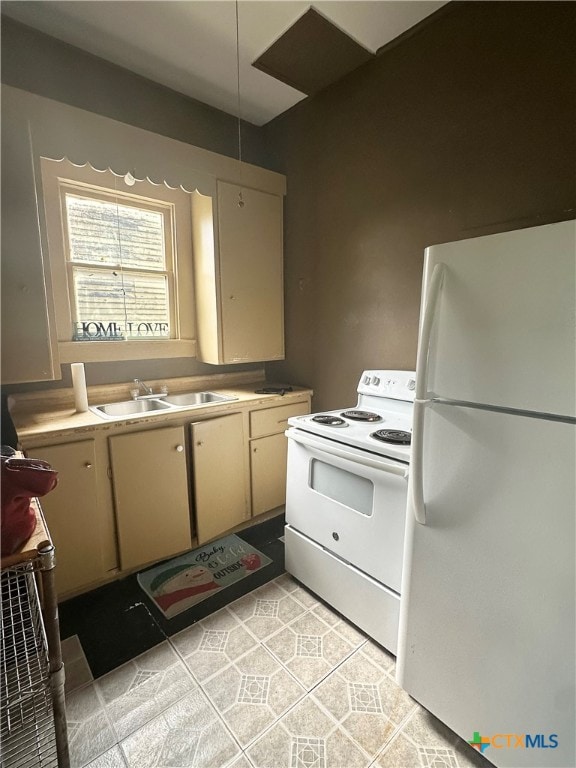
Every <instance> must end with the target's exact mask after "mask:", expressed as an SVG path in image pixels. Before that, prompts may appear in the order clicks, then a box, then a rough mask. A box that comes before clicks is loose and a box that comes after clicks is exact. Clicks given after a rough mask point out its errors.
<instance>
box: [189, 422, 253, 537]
mask: <svg viewBox="0 0 576 768" xmlns="http://www.w3.org/2000/svg"><path fill="white" fill-rule="evenodd" d="M190 431H191V440H192V467H193V485H194V506H195V512H196V528H197V531H196V532H197V536H198V543H199V544H203V543H204V542H206V541H210V539H213V538H215V537H216V536H219V535H220V534H221V533H224V532H225V531H228V530H229V529H230V528H234V526H236V525H239V524H240V523H242V522H244V521H245V520H247V519H248V518H249V517H250V512H249V508H248V493H247V469H246V463H245V443H244V429H243V418H242V414H240V413H232V414H230V415H228V416H220V417H219V418H215V419H206V421H198V422H195V423H193V424H191V425H190Z"/></svg>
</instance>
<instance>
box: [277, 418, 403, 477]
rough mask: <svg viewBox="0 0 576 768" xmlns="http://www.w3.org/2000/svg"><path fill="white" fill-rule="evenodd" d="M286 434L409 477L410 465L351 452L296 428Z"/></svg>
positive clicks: (317, 446)
mask: <svg viewBox="0 0 576 768" xmlns="http://www.w3.org/2000/svg"><path fill="white" fill-rule="evenodd" d="M285 434H286V436H287V437H288V438H290V439H291V440H294V442H296V443H300V444H301V445H306V446H308V447H309V448H316V450H318V451H322V452H323V453H327V454H329V455H330V456H336V457H338V458H339V459H345V460H346V461H353V462H355V463H357V464H363V465H364V466H365V467H370V468H371V469H380V470H382V471H383V472H390V474H392V475H399V476H400V477H404V478H407V477H408V467H405V466H403V465H402V464H396V463H394V464H393V463H391V462H388V461H387V460H386V459H384V458H382V459H373V458H371V457H370V456H364V455H362V454H360V453H350V452H349V451H347V450H346V449H345V448H344V447H336V446H335V445H334V444H332V443H330V442H329V441H328V440H323V439H320V440H317V439H314V437H312V436H311V435H304V434H302V432H298V431H297V430H295V429H289V430H288V431H287V432H286V433H285Z"/></svg>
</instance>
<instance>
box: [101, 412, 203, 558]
mask: <svg viewBox="0 0 576 768" xmlns="http://www.w3.org/2000/svg"><path fill="white" fill-rule="evenodd" d="M109 443H110V455H111V463H112V477H113V487H114V500H115V505H116V525H117V530H118V545H119V552H120V568H121V569H122V570H123V571H124V570H129V569H132V568H136V567H137V566H140V565H145V564H147V563H151V562H153V561H157V560H163V559H164V558H167V557H170V556H172V555H176V554H179V553H180V552H184V551H186V550H188V549H190V548H191V546H192V537H191V526H190V505H189V490H188V489H189V483H188V470H187V462H186V445H185V431H184V427H164V428H161V429H148V430H145V431H142V432H132V433H130V434H125V435H116V436H114V437H111V438H110V439H109Z"/></svg>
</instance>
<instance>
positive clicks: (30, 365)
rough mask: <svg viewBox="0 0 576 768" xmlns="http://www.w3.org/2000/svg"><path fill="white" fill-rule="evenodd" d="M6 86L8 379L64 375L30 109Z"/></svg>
mask: <svg viewBox="0 0 576 768" xmlns="http://www.w3.org/2000/svg"><path fill="white" fill-rule="evenodd" d="M18 94H19V92H18V91H15V90H14V89H12V88H9V87H7V88H6V87H5V88H3V89H2V163H1V166H2V190H3V195H2V285H1V290H2V301H1V302H0V303H1V308H2V309H1V311H2V384H11V383H17V384H21V383H22V382H24V381H47V380H49V379H59V378H61V374H60V368H59V361H58V349H57V346H56V339H55V336H54V334H52V328H53V323H52V306H53V305H52V296H51V294H50V293H49V290H48V287H49V285H50V281H49V279H47V277H48V275H47V272H48V270H47V267H46V264H45V263H44V259H43V255H42V246H41V244H40V237H39V231H38V210H37V201H36V193H37V190H36V188H35V183H34V167H33V161H32V158H31V153H30V138H29V135H28V130H29V125H28V119H27V115H26V111H27V110H26V108H25V107H23V105H22V104H20V103H19V98H20V97H19V95H18Z"/></svg>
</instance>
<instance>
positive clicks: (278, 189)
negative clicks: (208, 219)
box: [2, 86, 286, 196]
mask: <svg viewBox="0 0 576 768" xmlns="http://www.w3.org/2000/svg"><path fill="white" fill-rule="evenodd" d="M2 90H3V93H2V99H3V101H5V100H8V101H11V102H14V107H15V108H16V109H17V112H18V113H19V116H20V117H21V118H22V119H25V120H26V125H27V130H28V135H29V139H30V143H31V148H32V153H33V157H34V164H35V165H36V164H37V162H38V159H39V158H40V157H46V158H49V159H51V160H62V159H64V158H67V159H68V160H70V162H72V163H74V164H75V165H79V166H82V165H85V164H86V163H89V164H90V165H91V166H92V167H93V168H95V169H97V170H102V171H104V170H108V169H109V170H111V171H113V172H114V173H115V174H117V175H119V176H125V175H126V174H127V173H131V174H132V175H133V176H134V177H135V178H136V179H139V180H142V179H146V178H147V179H148V180H149V181H151V182H153V183H155V184H162V183H165V184H167V185H168V186H169V187H171V188H173V189H176V188H178V187H182V188H183V189H184V190H185V191H187V192H193V191H195V190H197V191H198V192H200V193H201V194H204V195H210V196H214V195H215V190H216V179H223V180H226V181H230V182H232V183H236V184H242V185H245V186H247V187H255V188H257V189H260V190H262V191H269V192H272V193H275V194H280V195H282V194H285V192H286V189H285V178H284V176H282V175H281V174H276V173H274V172H272V171H269V170H265V169H263V168H259V167H258V166H255V165H250V164H249V163H245V162H242V163H240V162H239V161H238V160H237V159H234V158H230V157H226V156H224V155H219V154H217V153H215V152H210V151H209V150H205V149H201V148H199V147H194V146H192V145H191V144H186V143H184V142H181V141H177V140H176V139H171V138H168V137H166V136H160V135H159V134H156V133H152V132H150V131H146V130H143V129H142V128H136V127H134V126H132V125H127V124H125V123H120V122H118V121H116V120H111V119H110V118H107V117H102V116H101V115H97V114H94V113H92V112H86V111H85V110H82V109H77V108H76V107H70V106H68V105H66V104H61V103H60V102H57V101H52V100H50V99H45V98H43V97H41V96H36V95H34V94H30V93H28V92H26V91H21V90H19V89H16V88H11V87H9V86H4V87H3V89H2Z"/></svg>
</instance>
